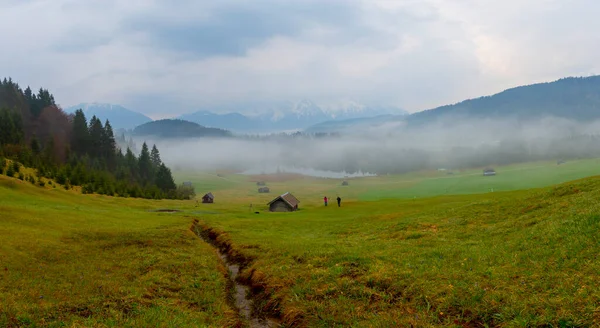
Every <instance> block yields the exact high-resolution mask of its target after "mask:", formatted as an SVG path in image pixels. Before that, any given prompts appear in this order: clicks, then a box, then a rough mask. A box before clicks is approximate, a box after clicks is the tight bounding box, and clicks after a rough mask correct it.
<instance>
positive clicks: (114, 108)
mask: <svg viewBox="0 0 600 328" xmlns="http://www.w3.org/2000/svg"><path fill="white" fill-rule="evenodd" d="M78 109H82V110H83V113H84V114H85V117H86V118H87V119H88V120H89V119H90V118H92V116H94V115H95V116H96V117H97V118H99V119H100V121H102V123H104V122H105V121H106V120H108V121H109V122H110V124H111V126H112V127H113V129H115V130H116V129H133V128H135V127H136V126H138V125H142V124H144V123H148V122H152V119H151V118H149V117H148V116H146V115H144V114H141V113H138V112H135V111H132V110H130V109H127V108H125V107H123V106H120V105H113V104H105V103H82V104H79V105H76V106H71V107H68V108H65V109H64V111H65V112H66V113H75V111H76V110H78Z"/></svg>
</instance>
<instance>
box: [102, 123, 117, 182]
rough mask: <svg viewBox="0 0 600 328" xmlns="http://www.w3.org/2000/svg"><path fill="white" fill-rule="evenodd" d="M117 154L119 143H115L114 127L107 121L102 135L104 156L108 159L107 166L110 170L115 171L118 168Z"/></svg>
mask: <svg viewBox="0 0 600 328" xmlns="http://www.w3.org/2000/svg"><path fill="white" fill-rule="evenodd" d="M116 154H117V142H116V141H115V135H114V134H113V129H112V126H110V122H109V121H108V120H106V123H104V130H103V133H102V156H103V157H104V158H105V159H106V164H107V165H108V168H109V169H110V170H114V169H115V168H116V165H117V163H116Z"/></svg>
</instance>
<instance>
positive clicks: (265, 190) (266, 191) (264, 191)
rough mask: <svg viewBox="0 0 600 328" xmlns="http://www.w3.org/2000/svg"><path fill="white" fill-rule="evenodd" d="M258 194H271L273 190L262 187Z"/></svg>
mask: <svg viewBox="0 0 600 328" xmlns="http://www.w3.org/2000/svg"><path fill="white" fill-rule="evenodd" d="M258 192H259V193H261V194H267V193H269V192H271V190H269V187H260V188H258Z"/></svg>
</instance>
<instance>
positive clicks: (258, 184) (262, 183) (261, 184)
mask: <svg viewBox="0 0 600 328" xmlns="http://www.w3.org/2000/svg"><path fill="white" fill-rule="evenodd" d="M256 185H257V186H266V185H267V183H266V182H264V181H258V182H257V183H256Z"/></svg>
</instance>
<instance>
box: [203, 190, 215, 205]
mask: <svg viewBox="0 0 600 328" xmlns="http://www.w3.org/2000/svg"><path fill="white" fill-rule="evenodd" d="M214 202H215V196H213V194H212V193H210V192H209V193H208V194H206V195H204V196H202V203H204V204H212V203H214Z"/></svg>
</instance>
